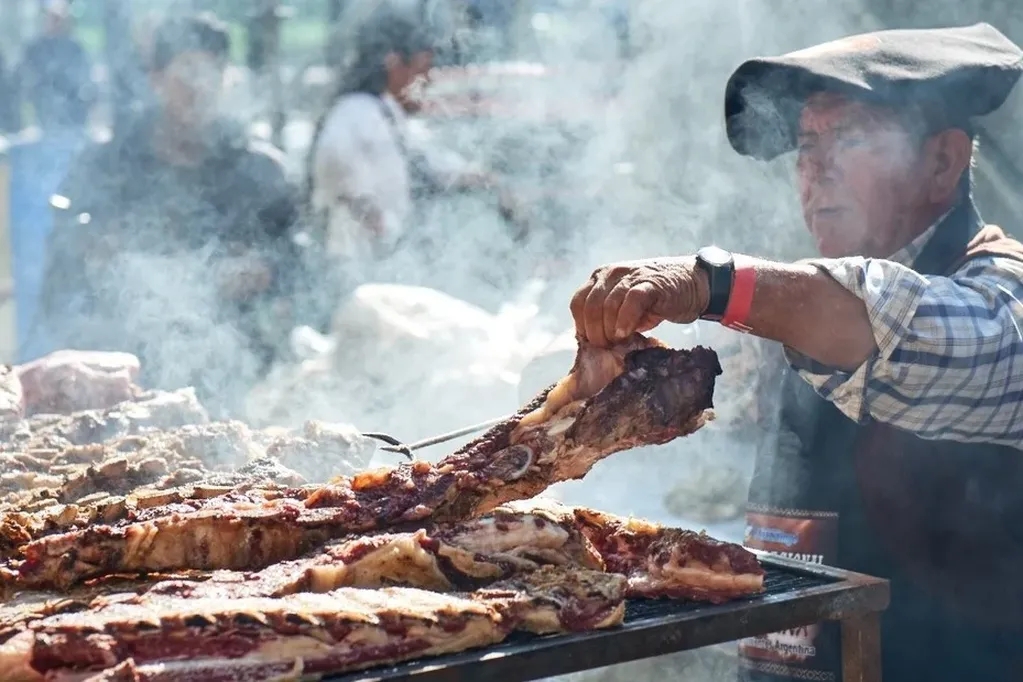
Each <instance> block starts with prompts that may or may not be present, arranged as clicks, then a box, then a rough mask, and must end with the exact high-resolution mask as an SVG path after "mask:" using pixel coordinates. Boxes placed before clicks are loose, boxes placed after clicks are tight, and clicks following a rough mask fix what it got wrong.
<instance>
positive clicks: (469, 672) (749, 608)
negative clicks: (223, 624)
mask: <svg viewBox="0 0 1023 682" xmlns="http://www.w3.org/2000/svg"><path fill="white" fill-rule="evenodd" d="M761 562H762V564H763V565H764V568H765V569H766V570H767V575H766V576H765V580H764V592H763V593H762V594H760V595H757V596H756V597H749V598H745V599H738V600H735V601H732V602H729V603H727V604H722V605H719V606H713V605H708V604H700V603H695V602H684V601H672V600H666V599H665V600H648V599H635V600H629V602H628V603H627V605H626V616H625V623H624V624H623V625H622V626H621V627H618V628H614V629H610V630H602V631H598V632H587V633H580V634H570V635H550V636H546V637H538V636H535V635H529V634H525V633H516V634H513V635H512V636H510V637H509V638H508V639H506V640H505V641H504V642H502V643H501V644H499V645H497V646H493V647H490V648H487V649H482V650H477V651H470V652H466V653H461V654H453V655H449V656H439V657H436V658H430V659H420V660H418V661H413V662H410V663H405V664H401V665H397V666H392V667H382V668H374V669H371V670H366V671H362V672H360V673H351V674H345V675H338V676H333V677H329V678H327V679H329V680H331V681H332V682H354V681H355V680H395V679H413V680H415V681H416V682H427V681H429V682H441V681H456V680H457V681H458V682H463V681H464V682H468V681H470V680H481V679H486V680H488V681H493V682H496V681H498V680H506V681H509V682H510V681H512V680H518V681H523V680H532V679H538V678H541V677H547V676H551V675H558V674H565V673H569V672H575V671H579V670H587V669H592V668H598V667H603V666H605V665H611V664H614V663H621V662H625V661H629V660H635V659H638V658H645V657H649V656H656V655H660V654H665V653H671V652H675V651H684V650H687V649H695V648H698V647H700V646H705V645H708V644H715V643H719V642H728V641H733V640H736V639H740V638H742V637H746V636H750V635H755V634H763V633H766V632H773V631H776V630H780V629H786V628H789V627H796V626H799V625H809V624H812V623H816V622H819V621H820V620H823V619H827V618H835V617H847V616H848V615H849V614H850V613H853V614H855V613H857V612H858V611H862V612H866V611H877V610H881V609H883V608H885V605H886V603H887V602H886V600H887V584H886V583H884V582H883V581H874V580H873V579H866V580H857V579H856V578H865V576H857V575H856V574H847V573H845V572H843V571H839V570H837V569H830V568H824V567H811V566H808V565H804V564H798V563H796V562H791V561H787V560H778V559H775V558H773V557H762V558H761ZM879 585H880V587H881V590H880V592H878V589H877V588H878V586H879ZM879 595H880V596H879ZM879 600H880V601H879ZM881 602H884V604H881V605H880V606H876V607H875V606H874V605H875V604H878V603H881ZM858 604H862V605H861V606H860V607H859V608H858Z"/></svg>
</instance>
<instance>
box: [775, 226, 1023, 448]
mask: <svg viewBox="0 0 1023 682" xmlns="http://www.w3.org/2000/svg"><path fill="white" fill-rule="evenodd" d="M939 222H940V221H939ZM935 227H936V224H935V225H934V226H932V227H931V228H930V229H928V230H927V231H926V232H925V233H923V234H922V235H920V236H919V237H918V238H917V239H915V240H914V241H913V242H912V243H911V244H909V245H908V246H906V247H905V248H903V249H902V250H900V251H899V252H898V253H896V254H895V255H893V256H892V257H891V258H889V259H887V260H880V259H875V258H861V257H854V258H838V259H813V260H810V261H808V262H809V263H811V264H813V265H815V266H817V267H819V268H821V269H822V270H824V271H826V272H827V273H828V274H830V275H831V276H832V277H834V278H835V279H836V280H837V281H838V282H839V283H841V284H842V286H844V287H845V288H846V289H848V290H849V291H851V292H852V293H854V294H855V295H856V296H857V297H859V298H861V299H862V300H863V302H864V304H865V305H866V307H867V314H868V316H869V317H870V323H871V326H872V327H873V329H874V340H875V343H876V344H877V351H876V352H875V353H874V354H873V355H872V356H871V357H870V358H868V359H867V360H866V361H865V362H864V363H863V364H862V365H861V366H860V367H859V368H857V369H856V370H855V371H854V372H851V373H849V372H842V371H835V370H833V369H831V368H826V367H823V366H821V365H820V364H819V363H815V362H813V361H811V360H809V359H808V358H805V357H803V356H801V355H800V354H798V353H795V352H794V351H792V350H790V349H786V355H787V357H788V360H789V363H790V364H791V365H792V366H793V368H795V369H796V370H797V371H798V372H799V374H800V376H802V377H803V378H804V379H805V380H806V381H808V382H809V383H810V384H811V385H812V386H813V387H814V389H815V390H816V391H817V393H818V394H820V395H821V396H822V397H824V398H826V399H827V400H830V401H831V402H833V403H834V404H835V405H836V406H837V407H838V408H839V409H840V410H841V411H842V412H843V413H844V414H845V415H846V416H848V417H850V418H851V419H854V420H856V421H858V422H863V421H866V420H867V419H868V417H872V418H873V419H876V420H877V421H880V422H885V423H888V424H891V425H893V426H896V427H898V428H902V429H906V430H908V431H911V432H913V433H915V434H916V435H918V436H920V437H921V438H928V439H942V440H955V441H963V442H976V443H998V444H1004V445H1010V446H1013V447H1017V448H1021V449H1023V419H1021V417H1023V302H1021V301H1023V263H1019V262H1017V261H1013V260H1009V259H1005V258H996V257H981V258H976V259H973V260H970V261H969V262H967V263H966V264H965V265H963V266H962V267H961V268H960V269H959V270H957V271H956V272H955V273H954V274H953V275H952V276H951V277H931V276H924V275H921V274H918V273H916V272H914V271H913V270H911V269H910V268H909V267H908V264H910V263H912V262H913V260H914V259H915V258H916V257H917V256H918V255H919V254H920V252H921V250H922V249H923V247H924V245H925V244H926V243H927V241H928V240H929V239H930V238H931V236H932V235H933V234H934V229H935ZM836 322H839V321H838V320H836Z"/></svg>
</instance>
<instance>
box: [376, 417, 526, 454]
mask: <svg viewBox="0 0 1023 682" xmlns="http://www.w3.org/2000/svg"><path fill="white" fill-rule="evenodd" d="M514 416H515V415H514V414H509V415H505V416H504V417H497V418H496V419H489V420H487V421H485V422H480V423H479V424H473V425H472V426H466V427H464V428H461V429H458V430H457V431H449V432H448V433H442V434H441V435H439V436H432V437H430V438H425V439H423V440H420V441H416V442H415V443H410V444H408V445H401V446H399V445H384V446H383V447H381V448H380V449H381V450H386V451H387V452H400V453H403V454H404V453H405V451H406V450H409V451H415V450H422V449H423V448H428V447H430V446H431V445H438V444H440V443H446V442H447V441H449V440H454V439H456V438H460V437H462V436H468V435H469V434H470V433H476V432H477V431H482V430H483V429H488V428H490V427H491V426H497V425H498V424H500V423H501V422H504V421H508V420H509V419H511V418H512V417H514Z"/></svg>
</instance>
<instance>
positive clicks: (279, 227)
mask: <svg viewBox="0 0 1023 682" xmlns="http://www.w3.org/2000/svg"><path fill="white" fill-rule="evenodd" d="M228 50H229V38H228V34H227V32H226V30H225V29H224V28H223V27H222V26H221V25H220V24H219V23H218V22H217V21H216V20H215V19H213V18H212V17H209V16H205V15H199V16H194V17H185V18H172V19H169V20H167V21H166V22H165V23H163V24H162V25H160V26H159V27H158V28H157V30H156V34H155V36H154V40H153V46H152V54H151V64H150V78H151V81H152V86H153V91H154V93H155V95H156V99H157V102H158V104H157V105H156V106H155V107H152V108H150V109H148V110H147V111H145V113H144V114H142V115H141V116H139V117H138V118H137V120H135V121H134V122H133V123H132V124H131V125H130V126H129V127H128V129H127V130H125V131H123V132H121V133H119V134H117V135H116V136H115V137H114V138H113V139H112V140H111V141H109V142H107V143H104V144H100V145H96V146H94V147H91V148H88V149H86V150H85V151H84V152H83V153H82V155H81V156H80V158H79V159H77V161H76V162H75V163H74V165H73V167H72V169H71V170H70V172H69V174H68V176H67V178H66V179H65V181H64V183H63V186H62V188H61V190H60V191H59V192H58V194H57V195H55V196H54V197H53V199H52V203H53V205H54V208H55V209H56V220H55V225H54V229H53V233H52V237H51V242H50V247H49V262H48V265H47V271H46V275H45V279H44V285H43V300H42V301H41V309H42V310H43V315H44V317H45V325H44V328H45V329H46V332H47V334H48V335H49V337H50V339H51V340H52V341H53V342H55V343H56V345H57V346H58V347H61V346H63V347H74V348H80V349H93V350H118V351H126V352H131V353H134V354H136V355H137V356H138V357H139V359H140V361H141V363H142V368H143V369H142V375H141V379H140V380H141V383H142V384H143V385H146V386H149V387H159V388H174V387H179V386H184V385H194V386H196V388H197V390H198V391H199V393H200V395H201V397H202V398H203V399H204V400H205V401H207V403H209V404H208V407H210V408H211V409H214V410H215V411H216V410H217V409H218V408H219V409H221V410H222V411H224V412H226V413H231V412H232V411H233V410H234V409H235V408H237V407H238V405H239V404H240V403H239V402H238V401H239V400H240V399H241V397H242V395H243V394H244V392H245V391H246V390H247V388H248V386H249V385H250V384H251V382H253V381H255V380H256V379H257V378H258V377H259V376H261V375H262V373H263V372H264V371H265V370H266V369H267V367H268V365H269V364H270V363H271V362H272V360H273V358H274V354H275V352H276V351H277V349H279V348H281V347H283V344H284V343H286V341H285V339H286V337H287V332H288V330H289V323H288V320H287V307H288V304H289V295H290V284H289V283H290V281H291V275H292V274H293V269H294V268H295V267H296V262H297V259H296V247H295V245H294V242H293V240H292V235H291V231H292V226H293V224H294V222H295V221H296V217H297V214H298V207H297V196H296V193H295V191H294V188H293V187H292V185H291V183H289V182H288V180H287V179H286V175H285V172H284V167H283V164H282V156H281V153H280V152H279V151H278V150H277V149H276V148H273V147H272V146H270V145H268V144H264V143H260V142H256V141H253V140H251V139H249V137H248V136H247V134H246V133H245V132H244V130H243V129H242V128H241V126H240V125H238V124H236V123H234V122H232V121H230V120H228V119H226V118H224V117H222V116H221V115H220V113H219V109H218V106H217V102H218V95H219V94H220V90H221V83H222V78H223V72H224V68H225V65H226V60H227V55H228Z"/></svg>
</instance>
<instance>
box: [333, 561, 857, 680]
mask: <svg viewBox="0 0 1023 682" xmlns="http://www.w3.org/2000/svg"><path fill="white" fill-rule="evenodd" d="M764 568H765V570H766V571H767V574H766V575H765V576H764V591H763V592H762V593H761V594H759V595H756V596H753V597H746V598H743V599H737V600H734V601H731V602H729V605H731V606H739V607H741V606H742V605H743V604H755V603H757V602H758V601H761V600H763V599H765V598H766V597H775V596H778V595H785V594H794V593H797V592H799V591H801V590H806V589H809V588H814V587H821V586H824V585H831V584H834V583H837V582H841V581H840V580H838V579H837V578H832V577H828V576H824V575H817V574H810V573H803V572H797V571H794V570H790V569H787V568H781V567H777V566H771V565H765V566H764ZM701 609H707V604H702V603H699V602H689V601H673V600H669V599H630V600H629V601H628V602H627V603H626V608H625V623H624V624H623V625H622V627H621V628H619V631H621V630H626V629H628V628H629V626H634V625H638V624H640V623H642V622H643V621H648V620H658V619H661V618H666V617H670V616H678V615H680V614H686V613H694V612H699V611H700V610H701ZM607 632H614V630H608V631H607ZM585 636H586V635H585V634H582V635H573V634H569V635H547V636H543V637H541V636H537V635H531V634H528V633H513V634H512V635H511V636H509V637H508V638H507V639H505V640H504V641H503V642H501V643H500V644H498V645H496V646H493V647H489V648H487V649H484V650H479V651H469V652H466V653H462V654H452V655H449V656H438V657H436V658H430V659H421V660H419V661H411V662H409V663H404V664H401V665H397V666H390V667H382V668H374V669H371V670H366V671H363V672H361V673H350V674H347V675H338V676H334V677H329V678H325V679H329V680H331V681H332V682H355V680H366V679H372V680H392V679H394V680H396V679H402V678H406V677H407V676H408V675H410V674H412V673H414V672H415V671H417V670H419V669H421V668H423V667H424V666H428V667H430V668H445V667H450V668H457V667H460V666H465V665H466V664H468V663H470V662H472V661H475V660H478V659H479V658H480V657H481V656H487V657H494V656H502V655H517V654H521V653H523V652H524V651H528V650H529V649H530V648H532V647H531V645H535V644H536V643H537V642H543V643H544V644H551V643H553V642H558V641H564V642H566V643H567V642H571V641H574V640H576V639H577V638H579V637H585ZM464 679H472V675H471V674H469V676H468V677H465V678H464Z"/></svg>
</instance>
